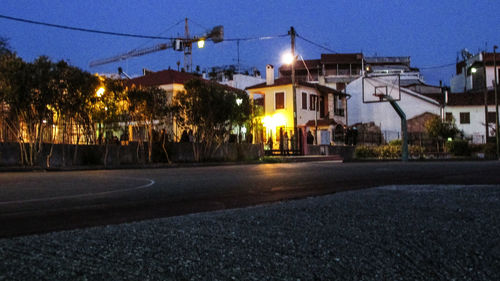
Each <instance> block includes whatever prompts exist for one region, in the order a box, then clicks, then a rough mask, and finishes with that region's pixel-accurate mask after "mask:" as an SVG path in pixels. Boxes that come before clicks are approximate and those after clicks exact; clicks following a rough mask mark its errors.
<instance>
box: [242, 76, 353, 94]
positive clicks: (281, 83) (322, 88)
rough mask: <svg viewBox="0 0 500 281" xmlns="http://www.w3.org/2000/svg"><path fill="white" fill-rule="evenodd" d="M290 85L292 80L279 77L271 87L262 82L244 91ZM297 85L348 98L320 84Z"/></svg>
mask: <svg viewBox="0 0 500 281" xmlns="http://www.w3.org/2000/svg"><path fill="white" fill-rule="evenodd" d="M291 84H292V79H291V78H290V77H281V78H278V79H275V80H274V84H272V85H267V83H266V82H263V83H260V84H257V85H253V86H250V87H247V88H246V90H253V89H262V88H271V87H276V86H284V85H291ZM297 84H299V85H301V86H304V87H309V88H312V89H317V90H318V91H319V92H320V93H323V94H328V93H334V94H336V95H340V96H348V94H346V93H342V92H340V91H337V90H335V89H333V88H330V87H327V86H323V85H320V84H314V83H308V82H304V81H297Z"/></svg>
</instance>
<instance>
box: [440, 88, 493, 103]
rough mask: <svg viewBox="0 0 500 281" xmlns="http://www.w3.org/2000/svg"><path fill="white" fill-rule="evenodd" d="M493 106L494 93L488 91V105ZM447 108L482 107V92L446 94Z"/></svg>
mask: <svg viewBox="0 0 500 281" xmlns="http://www.w3.org/2000/svg"><path fill="white" fill-rule="evenodd" d="M494 104H495V91H494V90H489V91H488V105H494ZM446 105H447V106H477V105H482V106H484V92H482V91H479V92H466V93H458V94H448V103H447V104H446Z"/></svg>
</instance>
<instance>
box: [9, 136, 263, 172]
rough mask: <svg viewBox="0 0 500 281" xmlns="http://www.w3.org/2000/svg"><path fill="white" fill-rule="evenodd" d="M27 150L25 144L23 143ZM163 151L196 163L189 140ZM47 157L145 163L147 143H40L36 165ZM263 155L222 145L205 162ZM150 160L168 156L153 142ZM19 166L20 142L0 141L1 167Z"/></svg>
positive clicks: (255, 148) (55, 162)
mask: <svg viewBox="0 0 500 281" xmlns="http://www.w3.org/2000/svg"><path fill="white" fill-rule="evenodd" d="M25 147H26V149H29V148H28V145H27V144H25ZM165 148H166V151H167V153H168V157H169V159H170V161H172V162H174V163H187V162H195V157H194V153H193V144H192V143H167V144H166V146H165ZM51 150H52V155H51V156H50V163H49V165H50V167H71V166H86V165H103V164H104V158H105V157H106V165H108V166H126V165H136V164H144V163H147V159H148V156H147V155H148V144H147V143H145V144H144V145H143V146H140V145H139V144H138V143H136V142H131V143H129V144H127V145H119V144H108V145H78V146H77V145H62V144H54V145H52V144H43V145H42V150H41V153H40V154H39V156H38V159H37V161H36V163H35V165H36V166H40V167H47V156H48V155H49V154H50V152H51ZM75 152H76V153H75ZM263 155H264V148H263V146H262V145H260V144H236V143H228V144H223V145H222V146H221V147H219V149H217V150H216V151H215V152H214V153H213V154H212V155H211V156H209V157H206V158H205V160H206V161H241V160H256V159H259V158H260V157H262V156H263ZM152 161H153V163H166V162H167V156H166V154H165V151H164V149H163V148H162V147H161V145H160V144H159V143H155V144H153V154H152ZM19 165H21V156H20V145H19V144H18V143H0V166H19Z"/></svg>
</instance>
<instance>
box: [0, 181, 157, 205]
mask: <svg viewBox="0 0 500 281" xmlns="http://www.w3.org/2000/svg"><path fill="white" fill-rule="evenodd" d="M119 178H120V179H137V180H147V181H149V183H147V184H143V185H140V186H136V187H132V188H126V189H119V190H110V191H104V192H97V193H83V194H75V195H65V196H56V197H47V198H37V199H28V200H14V201H3V202H0V206H2V205H8V204H20V203H34V202H43V201H54V200H61V199H75V198H83V197H89V196H96V195H107V194H112V193H118V192H124V191H131V190H138V189H143V188H148V187H150V186H152V185H153V184H155V181H154V180H152V179H147V178H126V177H119Z"/></svg>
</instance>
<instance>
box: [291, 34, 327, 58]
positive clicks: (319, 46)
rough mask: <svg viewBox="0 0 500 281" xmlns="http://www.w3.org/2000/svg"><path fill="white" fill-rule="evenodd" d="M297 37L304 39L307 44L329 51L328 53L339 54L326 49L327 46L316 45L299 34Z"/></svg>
mask: <svg viewBox="0 0 500 281" xmlns="http://www.w3.org/2000/svg"><path fill="white" fill-rule="evenodd" d="M296 36H297V37H298V38H300V39H302V40H304V41H306V42H307V43H309V44H311V45H314V46H316V47H318V48H321V49H324V50H327V51H328V52H332V53H335V54H336V53H337V52H336V51H334V50H332V49H330V48H327V47H325V46H323V45H320V44H318V43H315V42H313V41H311V40H309V39H306V38H304V37H303V36H300V35H298V34H296Z"/></svg>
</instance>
